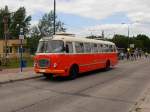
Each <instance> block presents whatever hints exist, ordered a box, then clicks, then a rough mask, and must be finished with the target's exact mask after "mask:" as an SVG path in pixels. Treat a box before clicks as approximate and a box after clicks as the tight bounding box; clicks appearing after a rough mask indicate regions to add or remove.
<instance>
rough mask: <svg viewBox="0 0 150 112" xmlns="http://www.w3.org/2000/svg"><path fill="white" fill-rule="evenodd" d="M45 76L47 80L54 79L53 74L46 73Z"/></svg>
mask: <svg viewBox="0 0 150 112" xmlns="http://www.w3.org/2000/svg"><path fill="white" fill-rule="evenodd" d="M43 76H44V77H45V78H46V79H52V78H53V75H52V74H46V73H44V74H43Z"/></svg>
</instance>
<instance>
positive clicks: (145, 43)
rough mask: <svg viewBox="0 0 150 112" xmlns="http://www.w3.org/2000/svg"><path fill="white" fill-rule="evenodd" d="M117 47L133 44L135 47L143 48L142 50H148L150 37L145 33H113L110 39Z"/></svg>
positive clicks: (126, 46) (149, 48) (149, 49)
mask: <svg viewBox="0 0 150 112" xmlns="http://www.w3.org/2000/svg"><path fill="white" fill-rule="evenodd" d="M111 41H112V42H114V43H115V44H116V45H117V47H118V48H125V49H126V48H128V47H129V45H130V44H134V45H135V48H140V49H143V50H144V51H150V38H149V37H148V36H146V35H141V34H139V35H137V36H136V37H130V38H128V37H126V36H123V35H115V36H114V37H113V39H111Z"/></svg>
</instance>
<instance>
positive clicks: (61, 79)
mask: <svg viewBox="0 0 150 112" xmlns="http://www.w3.org/2000/svg"><path fill="white" fill-rule="evenodd" d="M112 69H115V68H110V69H109V70H105V69H98V70H94V71H90V72H85V73H80V74H79V75H78V76H77V78H76V79H74V80H77V79H79V78H84V77H88V76H92V75H98V74H99V75H100V74H102V73H104V72H108V71H111V70H112ZM42 79H43V80H44V81H51V82H64V81H65V82H66V81H71V79H69V78H67V77H50V78H46V77H44V78H42Z"/></svg>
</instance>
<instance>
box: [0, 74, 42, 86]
mask: <svg viewBox="0 0 150 112" xmlns="http://www.w3.org/2000/svg"><path fill="white" fill-rule="evenodd" d="M40 77H43V76H42V75H41V76H32V77H28V78H22V79H14V80H11V79H10V80H7V81H4V82H0V85H2V84H8V83H14V82H19V81H25V80H30V79H37V78H40Z"/></svg>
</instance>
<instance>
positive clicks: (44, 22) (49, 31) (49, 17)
mask: <svg viewBox="0 0 150 112" xmlns="http://www.w3.org/2000/svg"><path fill="white" fill-rule="evenodd" d="M53 22H54V15H53V11H50V13H46V14H44V16H43V17H42V19H41V20H40V22H39V24H38V28H39V31H40V33H41V37H43V36H52V35H53V31H54V26H53ZM60 31H63V32H65V31H66V28H64V23H63V22H61V21H58V20H57V16H56V32H60Z"/></svg>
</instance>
